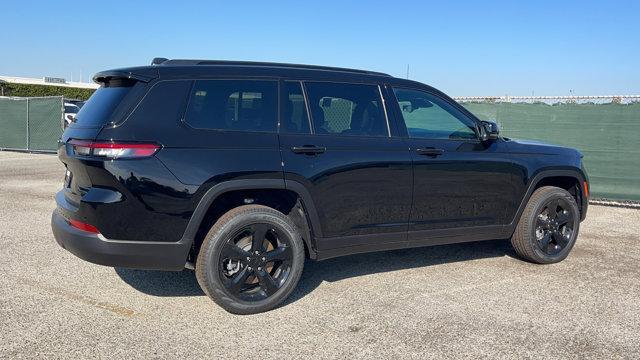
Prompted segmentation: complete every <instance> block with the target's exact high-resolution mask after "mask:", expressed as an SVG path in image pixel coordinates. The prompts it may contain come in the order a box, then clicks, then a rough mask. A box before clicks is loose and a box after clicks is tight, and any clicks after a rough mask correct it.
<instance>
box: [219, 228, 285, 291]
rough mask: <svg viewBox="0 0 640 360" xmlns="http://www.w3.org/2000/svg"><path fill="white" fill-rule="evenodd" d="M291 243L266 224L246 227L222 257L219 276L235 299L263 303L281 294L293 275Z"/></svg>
mask: <svg viewBox="0 0 640 360" xmlns="http://www.w3.org/2000/svg"><path fill="white" fill-rule="evenodd" d="M292 260H293V252H292V251H291V239H289V238H288V236H287V234H285V233H284V232H283V231H280V230H279V229H277V228H276V227H275V226H273V225H271V224H267V223H257V224H251V225H247V226H245V227H244V228H242V229H241V230H240V231H238V232H236V233H235V234H234V235H233V236H232V237H230V238H229V239H228V240H227V241H226V243H225V245H224V246H223V248H222V251H221V253H220V261H219V262H218V263H219V276H220V280H221V281H222V283H223V285H224V287H225V288H226V289H227V290H228V291H229V293H230V294H231V295H233V296H234V297H236V298H238V299H240V300H244V301H256V300H263V299H265V298H268V297H269V296H271V295H273V294H274V293H275V292H276V291H278V290H279V289H280V288H281V287H282V285H283V284H284V283H285V281H286V280H287V278H288V276H289V274H290V272H291V263H292Z"/></svg>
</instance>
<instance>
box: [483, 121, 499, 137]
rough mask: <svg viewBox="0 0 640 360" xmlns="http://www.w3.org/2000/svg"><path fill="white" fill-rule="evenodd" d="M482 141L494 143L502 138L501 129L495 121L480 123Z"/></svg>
mask: <svg viewBox="0 0 640 360" xmlns="http://www.w3.org/2000/svg"><path fill="white" fill-rule="evenodd" d="M480 125H481V126H480V140H481V141H493V140H497V139H498V138H499V137H500V127H499V126H498V124H497V123H495V122H493V121H482V122H481V123H480Z"/></svg>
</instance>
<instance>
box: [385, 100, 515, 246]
mask: <svg viewBox="0 0 640 360" xmlns="http://www.w3.org/2000/svg"><path fill="white" fill-rule="evenodd" d="M393 90H394V93H395V96H396V99H397V101H398V102H397V106H395V105H396V104H394V108H395V109H396V112H397V113H399V114H400V117H401V118H402V120H404V125H405V126H406V129H407V136H408V138H407V141H408V143H409V146H410V148H411V155H412V157H413V164H414V188H413V206H412V209H411V218H410V220H409V231H410V235H409V237H410V239H411V240H412V241H416V242H418V243H420V242H422V241H425V240H429V238H431V240H433V238H434V237H436V238H437V237H442V238H446V237H447V236H451V235H462V236H463V237H464V236H467V238H463V239H460V241H465V240H475V239H478V240H479V239H482V238H485V237H487V236H491V235H493V236H496V237H499V236H502V231H503V230H505V225H507V224H508V223H510V222H511V219H512V218H513V214H515V212H516V210H517V207H518V205H519V204H518V200H519V199H520V195H519V194H520V192H521V191H522V189H521V184H519V183H518V180H517V179H518V176H517V168H516V165H514V164H513V162H512V161H511V160H510V158H509V155H508V152H507V147H508V143H507V142H506V141H504V140H501V139H500V140H497V141H494V142H492V143H484V142H481V141H479V140H478V133H477V127H478V124H477V120H475V119H473V118H472V117H471V116H470V115H468V114H467V113H465V111H463V110H462V109H460V107H459V105H458V104H456V103H455V102H453V101H452V100H450V99H446V98H445V97H443V96H441V95H438V94H436V93H435V92H430V91H423V90H416V89H403V88H395V89H393ZM412 245H416V244H412Z"/></svg>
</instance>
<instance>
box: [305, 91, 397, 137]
mask: <svg viewBox="0 0 640 360" xmlns="http://www.w3.org/2000/svg"><path fill="white" fill-rule="evenodd" d="M305 86H306V87H307V95H308V97H309V107H310V108H311V115H312V116H311V118H312V119H313V128H314V130H315V132H316V134H340V135H346V136H389V129H388V127H387V119H386V117H385V114H384V109H383V106H382V100H381V99H380V90H379V89H378V86H377V85H360V84H340V83H328V82H327V83H324V82H307V83H305Z"/></svg>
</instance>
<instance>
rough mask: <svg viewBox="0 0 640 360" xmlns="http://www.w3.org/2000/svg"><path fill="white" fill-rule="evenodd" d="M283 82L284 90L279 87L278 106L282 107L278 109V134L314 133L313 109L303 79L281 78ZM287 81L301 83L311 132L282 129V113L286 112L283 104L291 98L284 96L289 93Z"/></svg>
mask: <svg viewBox="0 0 640 360" xmlns="http://www.w3.org/2000/svg"><path fill="white" fill-rule="evenodd" d="M281 82H282V86H281V88H282V90H280V87H279V90H278V91H279V98H278V99H279V101H278V106H279V107H280V108H282V109H280V110H278V134H285V135H313V124H312V123H311V111H310V109H309V102H308V100H307V93H306V91H305V88H304V84H303V83H302V80H289V79H281ZM286 83H298V84H299V85H300V91H301V92H302V101H303V102H304V109H305V112H306V115H307V123H308V124H309V132H308V133H290V132H282V131H281V129H280V124H281V120H282V119H281V118H280V116H281V114H282V113H283V112H284V108H283V106H286V105H285V100H289V99H286V98H285V97H284V96H285V95H287V94H288V93H287V92H286Z"/></svg>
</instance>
